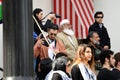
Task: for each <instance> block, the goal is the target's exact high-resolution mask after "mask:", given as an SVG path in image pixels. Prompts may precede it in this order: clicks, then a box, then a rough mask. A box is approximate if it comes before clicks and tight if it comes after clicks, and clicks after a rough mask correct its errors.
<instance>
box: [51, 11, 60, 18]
mask: <svg viewBox="0 0 120 80" xmlns="http://www.w3.org/2000/svg"><path fill="white" fill-rule="evenodd" d="M49 14H55V13H54V12H50V13H49ZM55 17H56V18H61V16H60V15H59V14H55Z"/></svg>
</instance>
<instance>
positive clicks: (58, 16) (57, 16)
mask: <svg viewBox="0 0 120 80" xmlns="http://www.w3.org/2000/svg"><path fill="white" fill-rule="evenodd" d="M49 14H55V13H54V12H49V13H48V14H47V15H46V16H45V17H44V18H43V19H42V20H44V19H45V18H46V17H47V16H48V15H49ZM55 17H56V18H61V16H60V15H59V14H55Z"/></svg>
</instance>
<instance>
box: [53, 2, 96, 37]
mask: <svg viewBox="0 0 120 80" xmlns="http://www.w3.org/2000/svg"><path fill="white" fill-rule="evenodd" d="M53 11H54V12H55V13H56V14H60V15H61V19H56V21H55V23H56V24H58V25H59V23H60V21H61V20H62V19H69V20H70V23H71V25H72V28H73V30H74V32H75V35H76V37H77V38H78V39H83V38H86V36H87V34H88V29H89V26H90V25H91V24H92V23H93V21H94V18H93V13H94V5H93V0H53Z"/></svg>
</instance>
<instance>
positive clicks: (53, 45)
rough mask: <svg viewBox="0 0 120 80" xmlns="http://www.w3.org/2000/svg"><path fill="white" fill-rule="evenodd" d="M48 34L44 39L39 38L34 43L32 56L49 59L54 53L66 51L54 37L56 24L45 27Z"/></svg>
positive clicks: (56, 28) (53, 57)
mask: <svg viewBox="0 0 120 80" xmlns="http://www.w3.org/2000/svg"><path fill="white" fill-rule="evenodd" d="M47 32H48V36H47V37H46V38H47V41H48V42H49V44H48V43H46V40H44V39H39V40H38V41H37V42H36V44H35V45H34V48H33V49H34V58H37V57H40V59H41V60H42V59H44V58H50V59H51V60H54V59H55V55H56V54H57V53H59V52H63V53H66V51H65V46H64V44H63V43H62V42H61V41H60V40H57V39H56V38H55V37H56V35H57V33H58V26H57V25H55V24H53V23H52V25H51V26H49V27H48V29H47Z"/></svg>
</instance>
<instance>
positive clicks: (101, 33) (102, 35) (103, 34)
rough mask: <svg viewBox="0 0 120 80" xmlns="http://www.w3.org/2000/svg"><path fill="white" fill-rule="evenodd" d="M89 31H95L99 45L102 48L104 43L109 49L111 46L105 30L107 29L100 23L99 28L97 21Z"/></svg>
mask: <svg viewBox="0 0 120 80" xmlns="http://www.w3.org/2000/svg"><path fill="white" fill-rule="evenodd" d="M90 31H96V32H97V33H98V35H99V37H100V46H101V47H102V48H103V47H104V46H105V45H107V46H109V49H110V47H111V45H110V38H109V35H108V32H107V29H106V28H105V27H104V25H103V24H102V28H100V26H99V24H98V23H97V22H94V23H93V24H92V25H91V26H90V28H89V32H90Z"/></svg>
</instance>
